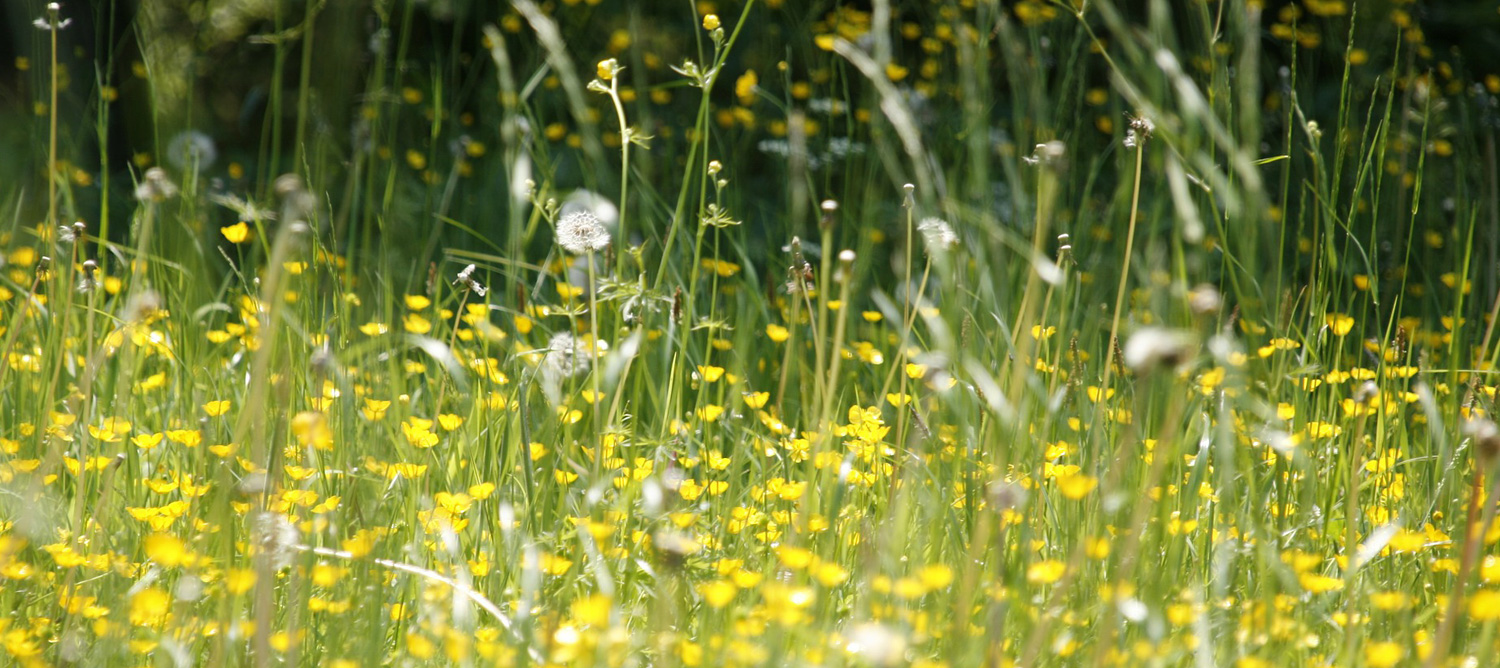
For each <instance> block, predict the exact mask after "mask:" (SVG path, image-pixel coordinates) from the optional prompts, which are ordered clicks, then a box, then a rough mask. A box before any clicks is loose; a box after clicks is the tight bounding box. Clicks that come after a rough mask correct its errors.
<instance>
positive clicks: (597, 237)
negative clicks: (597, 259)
mask: <svg viewBox="0 0 1500 668" xmlns="http://www.w3.org/2000/svg"><path fill="white" fill-rule="evenodd" d="M557 245H559V246H562V247H563V250H566V251H568V252H569V253H572V254H574V255H584V254H586V253H593V252H596V251H601V250H604V249H605V247H607V246H609V230H606V229H604V223H601V222H599V218H598V217H597V216H595V215H594V214H592V213H589V212H588V211H572V212H569V213H567V214H564V215H563V217H562V218H559V219H558V221H557Z"/></svg>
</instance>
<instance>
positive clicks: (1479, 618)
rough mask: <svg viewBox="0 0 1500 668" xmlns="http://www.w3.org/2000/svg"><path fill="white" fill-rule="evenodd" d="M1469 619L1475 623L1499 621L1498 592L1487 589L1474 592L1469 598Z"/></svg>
mask: <svg viewBox="0 0 1500 668" xmlns="http://www.w3.org/2000/svg"><path fill="white" fill-rule="evenodd" d="M1469 619H1472V620H1474V621H1476V622H1488V621H1493V620H1496V619H1500V591H1496V590H1493V589H1487V590H1481V591H1476V592H1474V595H1473V596H1471V597H1469Z"/></svg>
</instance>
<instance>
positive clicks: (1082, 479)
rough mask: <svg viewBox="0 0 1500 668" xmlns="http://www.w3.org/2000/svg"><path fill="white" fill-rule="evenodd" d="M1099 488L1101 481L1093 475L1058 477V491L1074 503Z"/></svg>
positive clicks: (1076, 474) (1071, 474)
mask: <svg viewBox="0 0 1500 668" xmlns="http://www.w3.org/2000/svg"><path fill="white" fill-rule="evenodd" d="M1098 486H1099V479H1098V478H1095V477H1094V476H1091V475H1082V474H1078V473H1070V474H1067V475H1060V476H1058V477H1057V491H1059V492H1062V495H1063V496H1066V497H1068V498H1070V499H1072V500H1074V501H1077V500H1079V499H1082V498H1083V497H1085V496H1088V495H1089V492H1092V491H1094V488H1095V487H1098Z"/></svg>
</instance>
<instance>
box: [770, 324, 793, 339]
mask: <svg viewBox="0 0 1500 668" xmlns="http://www.w3.org/2000/svg"><path fill="white" fill-rule="evenodd" d="M766 336H767V337H768V338H770V339H771V340H772V341H775V342H776V343H781V342H783V341H786V340H787V337H789V336H791V331H789V330H787V328H785V327H782V326H781V325H777V324H775V323H772V324H769V325H766Z"/></svg>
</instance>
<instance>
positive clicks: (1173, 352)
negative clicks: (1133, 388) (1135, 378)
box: [1124, 327, 1194, 374]
mask: <svg viewBox="0 0 1500 668" xmlns="http://www.w3.org/2000/svg"><path fill="white" fill-rule="evenodd" d="M1193 345H1194V341H1193V335H1192V334H1190V333H1188V332H1185V331H1181V330H1174V329H1167V328H1165V327H1146V328H1143V329H1141V330H1140V331H1138V332H1136V333H1135V334H1134V335H1132V336H1131V337H1130V340H1128V341H1126V342H1125V351H1124V355H1125V366H1127V367H1130V369H1131V370H1133V371H1135V372H1136V373H1138V374H1146V373H1150V372H1151V371H1154V370H1156V369H1158V368H1162V367H1176V366H1180V365H1181V364H1183V363H1185V362H1187V360H1188V358H1189V357H1190V356H1191V355H1192V352H1193Z"/></svg>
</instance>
